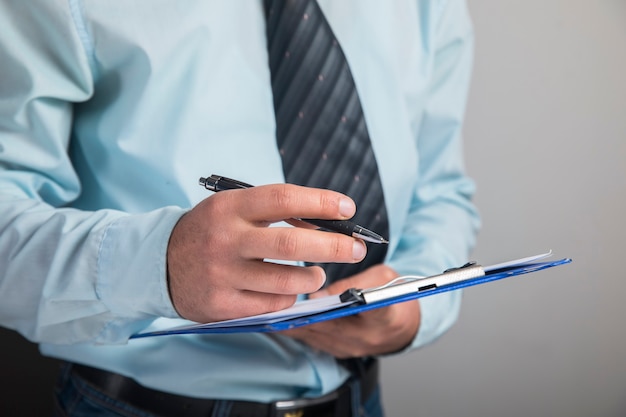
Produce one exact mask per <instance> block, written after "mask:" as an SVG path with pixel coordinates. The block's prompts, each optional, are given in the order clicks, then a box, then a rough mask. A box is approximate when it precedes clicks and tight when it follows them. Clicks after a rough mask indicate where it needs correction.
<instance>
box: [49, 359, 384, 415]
mask: <svg viewBox="0 0 626 417" xmlns="http://www.w3.org/2000/svg"><path fill="white" fill-rule="evenodd" d="M55 395H56V404H55V411H54V417H161V416H158V415H156V414H153V413H150V412H146V411H143V410H140V409H137V408H135V407H133V406H132V405H130V404H128V403H125V402H122V401H119V400H117V399H114V398H111V397H109V396H108V395H107V394H105V393H104V392H102V391H100V390H98V389H95V388H94V387H93V386H91V385H89V384H87V383H86V382H84V381H83V380H82V379H80V378H78V377H76V376H74V375H72V374H71V373H70V371H69V367H65V368H64V369H63V370H62V371H61V374H60V375H59V379H58V381H57V384H56V388H55ZM352 401H353V403H356V404H359V403H360V392H359V390H358V388H356V389H353V398H352ZM355 409H356V410H357V411H356V413H355V415H354V417H357V416H358V417H383V416H384V413H383V410H382V405H381V402H380V388H378V387H377V388H376V389H375V390H374V392H373V393H372V394H371V395H370V397H369V398H367V400H366V401H365V402H364V404H363V405H362V406H357V407H356V408H355ZM181 417H183V416H181ZM211 417H228V401H217V405H216V406H215V408H214V410H213V415H212V416H211ZM346 417H347V416H346Z"/></svg>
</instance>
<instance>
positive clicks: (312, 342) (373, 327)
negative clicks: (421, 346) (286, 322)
mask: <svg viewBox="0 0 626 417" xmlns="http://www.w3.org/2000/svg"><path fill="white" fill-rule="evenodd" d="M397 276H398V274H397V273H396V272H395V271H394V270H392V269H391V268H389V267H388V266H386V265H376V266H373V267H371V268H368V269H367V270H365V271H363V272H361V273H359V274H357V275H354V276H352V277H350V278H347V279H342V280H339V281H337V282H335V283H333V284H332V285H329V286H328V287H327V288H326V289H324V290H322V291H319V292H317V293H315V294H312V295H311V298H316V297H319V296H324V295H333V294H341V293H342V292H344V291H345V290H347V289H348V288H370V287H377V286H379V285H383V284H385V283H386V282H389V281H391V280H392V279H394V278H396V277H397ZM419 325H420V305H419V302H418V300H411V301H406V302H402V303H397V304H393V305H391V306H388V307H383V308H379V309H374V310H371V311H366V312H364V313H360V314H356V315H353V316H347V317H343V318H339V319H335V320H329V321H324V322H321V323H316V324H312V325H309V326H304V327H299V328H297V329H293V330H288V331H285V332H283V334H285V335H287V336H291V337H293V338H294V339H298V340H300V341H302V342H304V343H306V344H308V345H309V346H311V347H312V348H314V349H318V350H321V351H323V352H326V353H329V354H331V355H333V356H335V357H336V358H340V359H346V358H353V357H363V356H374V355H382V354H386V353H392V352H396V351H398V350H401V349H403V348H405V347H406V346H408V345H409V344H410V343H411V341H412V340H413V338H414V337H415V335H416V334H417V330H418V329H419Z"/></svg>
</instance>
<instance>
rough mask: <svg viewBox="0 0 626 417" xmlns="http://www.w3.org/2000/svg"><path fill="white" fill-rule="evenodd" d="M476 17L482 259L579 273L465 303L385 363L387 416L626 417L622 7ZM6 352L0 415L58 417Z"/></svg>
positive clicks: (46, 381)
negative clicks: (425, 338)
mask: <svg viewBox="0 0 626 417" xmlns="http://www.w3.org/2000/svg"><path fill="white" fill-rule="evenodd" d="M469 3H470V11H471V13H472V17H473V20H474V24H475V28H476V41H477V46H476V65H475V71H474V78H473V85H472V90H471V96H470V101H469V105H468V113H467V124H466V129H465V133H466V155H467V164H468V170H469V172H470V174H471V175H472V176H473V177H474V178H475V179H476V182H477V184H478V193H477V199H476V203H477V205H478V206H479V208H480V211H481V214H482V217H483V224H484V225H483V229H482V232H481V234H480V236H479V244H478V247H477V249H476V251H475V253H474V256H473V257H474V258H475V259H477V260H479V261H481V262H483V263H485V264H489V263H494V262H499V261H502V260H508V259H513V258H517V257H520V256H526V255H532V254H535V253H541V252H543V251H545V250H548V249H552V250H553V251H554V253H555V256H556V257H571V258H573V260H574V261H573V263H572V264H570V265H566V266H563V267H559V268H556V269H552V270H548V271H543V272H539V273H535V274H531V275H526V276H523V277H517V278H512V279H508V280H504V281H498V282H494V283H490V284H486V285H483V286H479V287H472V288H469V289H467V290H466V291H465V293H464V306H463V309H462V313H461V318H460V320H459V322H458V323H457V325H456V326H455V327H454V328H453V329H452V330H451V331H450V332H449V333H448V334H446V335H445V336H444V337H443V338H442V339H440V340H439V341H437V342H436V343H435V344H433V345H431V346H429V347H426V348H424V349H421V350H420V351H417V352H413V353H411V354H408V355H404V356H402V357H394V358H389V359H385V360H384V361H383V379H384V392H383V395H384V399H385V401H386V403H387V411H388V415H389V417H413V416H418V417H419V416H429V417H439V416H441V417H457V416H464V417H473V416H481V417H491V416H507V417H516V416H520V417H521V416H523V417H526V416H551V417H555V416H569V417H577V416H585V417H587V416H594V417H596V416H602V417H604V416H624V415H626V324H625V321H626V303H624V302H623V301H622V298H623V294H624V293H626V280H624V278H625V275H626V274H624V268H625V267H626V266H625V265H624V264H626V254H625V253H624V246H625V245H624V244H623V243H622V241H623V238H624V236H625V235H626V227H625V225H624V221H623V220H622V216H623V215H624V213H626V186H625V183H626V163H624V162H626V161H625V160H626V145H625V144H624V140H625V139H626V111H625V110H624V109H625V108H626V81H625V80H624V77H625V75H626V0H469ZM0 340H2V347H1V348H0V353H2V356H1V358H2V359H1V360H0V375H2V376H3V377H4V378H3V379H4V381H5V384H4V385H5V387H6V385H9V387H8V388H4V389H3V391H2V394H0V415H2V416H5V415H6V416H31V415H33V416H34V415H48V413H47V412H46V410H49V405H50V400H49V395H50V387H51V384H52V382H53V379H54V376H53V375H54V370H55V367H56V362H55V361H52V360H50V359H45V358H40V357H39V356H38V355H37V351H36V347H35V346H34V345H31V344H28V343H26V342H24V341H23V339H22V338H21V337H20V336H18V335H17V334H16V333H14V332H10V331H8V330H4V329H0ZM29 393H32V394H33V396H34V398H32V396H29V395H28V394H29ZM18 410H19V411H18Z"/></svg>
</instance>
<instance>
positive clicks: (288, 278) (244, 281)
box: [229, 262, 326, 295]
mask: <svg viewBox="0 0 626 417" xmlns="http://www.w3.org/2000/svg"><path fill="white" fill-rule="evenodd" d="M250 263H252V262H250ZM325 281H326V274H325V273H324V270H323V269H322V268H320V267H318V266H311V267H300V266H291V265H279V264H275V263H271V262H261V263H258V264H256V263H255V264H254V265H245V264H244V265H241V266H239V270H238V271H235V276H234V277H233V278H232V279H231V281H230V283H229V286H230V287H231V288H233V289H235V290H239V291H248V292H258V293H266V294H279V295H297V294H309V293H312V292H314V291H317V290H318V289H320V288H321V287H322V285H324V282H325Z"/></svg>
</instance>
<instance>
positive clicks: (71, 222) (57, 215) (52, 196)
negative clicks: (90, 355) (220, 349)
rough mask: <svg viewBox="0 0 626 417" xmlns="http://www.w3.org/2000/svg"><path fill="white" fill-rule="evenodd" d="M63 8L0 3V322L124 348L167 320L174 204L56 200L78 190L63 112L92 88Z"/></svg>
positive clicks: (60, 338)
mask: <svg viewBox="0 0 626 417" xmlns="http://www.w3.org/2000/svg"><path fill="white" fill-rule="evenodd" d="M72 4H73V2H61V1H36V0H33V1H28V2H0V27H2V31H1V33H0V62H1V63H2V64H1V65H0V213H1V215H0V324H1V325H3V326H5V327H8V328H11V329H14V330H16V331H18V332H19V333H21V334H22V335H23V336H25V337H26V338H28V339H29V340H31V341H34V342H46V343H57V344H69V343H85V342H87V343H110V344H115V343H124V342H126V341H127V340H128V337H129V336H130V335H131V334H133V333H135V332H136V331H137V330H138V329H140V328H143V327H145V326H146V325H147V324H148V323H149V322H150V321H152V320H153V319H154V318H155V317H159V316H162V317H177V315H176V312H175V311H174V309H173V306H172V305H171V302H170V300H169V296H168V292H167V284H166V268H165V252H166V249H167V242H168V239H169V235H170V232H171V230H172V228H173V227H174V225H175V223H176V222H177V221H178V219H179V218H180V216H181V215H182V214H183V212H184V211H183V210H182V209H180V208H176V207H166V208H163V209H159V210H155V211H153V212H150V213H145V214H133V215H129V214H126V213H123V212H120V211H116V210H112V209H111V210H108V209H107V210H98V211H91V212H90V211H82V210H77V209H72V208H68V207H67V206H68V205H69V204H70V203H71V202H72V201H73V200H74V199H76V198H77V196H78V195H79V194H80V192H81V183H80V181H79V179H78V177H77V175H76V173H75V171H74V169H73V166H72V163H71V161H70V158H69V156H68V153H69V146H70V137H71V134H72V131H71V130H72V113H73V107H74V104H75V103H78V102H82V101H86V100H88V99H89V98H90V97H91V95H92V93H93V77H92V74H93V68H92V66H91V65H90V59H89V54H88V51H86V48H85V44H84V42H83V41H84V39H83V38H82V35H83V34H81V32H80V25H79V24H78V23H80V22H78V21H77V16H78V14H77V13H76V10H73V9H72V7H71V5H72ZM122 269H123V270H124V271H127V272H129V273H125V274H122V273H121V272H120V271H121V270H122Z"/></svg>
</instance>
